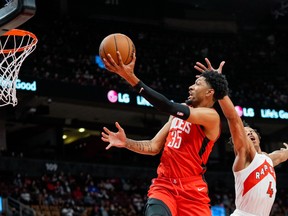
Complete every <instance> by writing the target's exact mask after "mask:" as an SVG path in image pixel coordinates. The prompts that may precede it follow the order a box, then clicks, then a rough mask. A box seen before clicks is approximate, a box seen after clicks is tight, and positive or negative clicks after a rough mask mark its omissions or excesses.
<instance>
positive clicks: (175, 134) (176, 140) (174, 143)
mask: <svg viewBox="0 0 288 216" xmlns="http://www.w3.org/2000/svg"><path fill="white" fill-rule="evenodd" d="M182 132H183V131H179V130H177V131H172V133H171V139H172V140H171V141H170V142H169V143H168V144H167V146H169V147H173V148H176V149H179V148H180V145H181V142H182V137H181V133H182Z"/></svg>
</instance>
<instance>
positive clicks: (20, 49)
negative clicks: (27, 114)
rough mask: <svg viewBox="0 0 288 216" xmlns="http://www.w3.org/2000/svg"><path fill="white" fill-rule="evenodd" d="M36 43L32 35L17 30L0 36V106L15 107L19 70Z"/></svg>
mask: <svg viewBox="0 0 288 216" xmlns="http://www.w3.org/2000/svg"><path fill="white" fill-rule="evenodd" d="M37 42H38V40H37V37H36V36H35V35H34V34H33V33H31V32H28V31H23V30H19V29H13V30H10V31H9V32H7V33H5V34H3V35H1V36H0V106H5V105H8V104H12V105H13V106H16V105H17V103H18V100H17V97H16V82H17V79H18V74H19V70H20V67H21V65H22V63H23V61H24V60H25V58H26V57H27V56H28V55H30V53H32V52H33V51H34V50H35V48H36V44H37Z"/></svg>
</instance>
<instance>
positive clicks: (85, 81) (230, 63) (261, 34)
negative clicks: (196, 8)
mask: <svg viewBox="0 0 288 216" xmlns="http://www.w3.org/2000/svg"><path fill="white" fill-rule="evenodd" d="M83 23H85V25H83ZM25 25H26V26H25V27H24V28H25V29H27V30H30V31H32V32H33V33H35V34H36V35H37V37H38V39H39V42H38V45H37V49H36V50H35V51H34V53H32V54H31V56H29V57H28V58H31V60H30V62H31V61H32V64H31V63H29V64H28V63H27V64H25V62H24V65H23V67H22V68H21V76H30V77H33V78H38V79H48V80H55V81H59V82H69V83H76V84H79V85H92V86H101V87H103V88H117V89H127V84H126V83H125V82H123V80H121V79H120V78H119V77H118V76H115V75H113V74H111V73H108V72H107V71H106V70H105V69H103V68H101V65H100V66H99V64H97V63H96V61H95V57H96V56H97V55H98V51H99V45H100V43H101V41H102V39H103V38H104V37H105V36H107V35H108V34H111V33H116V32H121V33H124V34H126V35H128V36H129V37H130V38H131V39H132V40H133V42H134V44H135V46H136V53H137V62H136V71H135V73H137V74H138V75H139V77H140V78H142V79H143V80H144V81H145V82H146V83H147V84H149V85H150V86H151V87H153V88H154V89H156V90H158V91H160V92H162V93H164V94H165V95H167V96H168V97H169V98H171V99H174V100H176V101H179V102H180V101H181V102H182V101H183V100H185V99H186V96H187V88H188V86H189V85H191V83H192V82H194V77H195V76H196V75H197V71H196V70H195V69H194V67H193V66H194V65H195V63H196V61H201V62H204V58H205V57H208V58H209V59H210V60H211V62H212V63H213V65H214V67H215V68H216V67H218V65H219V63H220V62H221V61H222V60H225V61H226V64H225V66H224V74H225V75H226V76H227V78H228V80H229V84H230V88H231V97H232V98H233V100H234V102H235V103H237V104H242V105H250V106H260V105H261V106H262V107H263V106H266V107H268V108H270V107H275V108H279V107H280V108H282V107H283V106H285V105H286V104H287V102H288V95H287V92H288V91H287V90H288V86H287V82H286V80H287V71H286V68H287V67H286V65H285V63H286V60H287V57H288V54H287V52H286V50H287V48H288V44H287V42H286V41H287V32H285V31H271V30H270V31H268V30H266V31H264V30H262V31H259V30H257V29H255V30H250V32H249V31H243V32H240V31H239V32H238V33H237V34H236V33H199V32H187V31H179V30H172V29H167V28H164V27H161V26H151V25H145V24H143V25H140V24H133V23H132V24H131V23H117V22H115V21H114V22H113V21H111V22H109V23H108V21H107V22H106V23H105V22H103V21H99V20H89V19H85V20H81V19H77V20H75V19H72V18H69V17H66V18H65V19H64V18H62V19H55V20H53V21H52V20H45V19H44V20H41V19H35V20H34V21H33V22H27V24H25ZM43 25H45V26H46V27H45V28H43V27H42V26H43ZM55 29H57V31H55Z"/></svg>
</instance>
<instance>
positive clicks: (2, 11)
mask: <svg viewBox="0 0 288 216" xmlns="http://www.w3.org/2000/svg"><path fill="white" fill-rule="evenodd" d="M0 7H1V8H0V35H3V34H4V33H6V32H7V31H9V30H11V29H14V28H17V27H18V26H20V25H22V24H23V23H25V22H26V21H27V20H29V19H30V18H32V17H33V16H34V14H35V12H36V4H35V0H1V3H0Z"/></svg>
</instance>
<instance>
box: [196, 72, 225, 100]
mask: <svg viewBox="0 0 288 216" xmlns="http://www.w3.org/2000/svg"><path fill="white" fill-rule="evenodd" d="M201 76H203V77H205V80H206V82H207V83H208V84H209V85H210V86H211V87H212V88H213V89H214V91H215V93H214V101H217V100H220V99H223V97H224V96H225V95H228V93H229V88H228V81H227V79H226V76H225V75H223V74H220V73H218V72H216V71H204V72H203V73H202V74H201Z"/></svg>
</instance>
